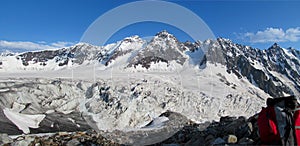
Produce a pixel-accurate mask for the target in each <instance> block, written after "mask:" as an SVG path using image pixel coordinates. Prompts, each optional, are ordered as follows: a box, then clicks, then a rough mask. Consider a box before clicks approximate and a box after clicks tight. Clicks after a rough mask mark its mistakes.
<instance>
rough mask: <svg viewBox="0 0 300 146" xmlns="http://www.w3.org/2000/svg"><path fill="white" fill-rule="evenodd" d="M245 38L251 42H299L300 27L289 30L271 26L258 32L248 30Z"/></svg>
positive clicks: (244, 35)
mask: <svg viewBox="0 0 300 146" xmlns="http://www.w3.org/2000/svg"><path fill="white" fill-rule="evenodd" d="M243 38H244V39H245V40H247V41H249V42H251V43H267V42H272V43H274V42H297V41H299V40H300V27H296V28H289V29H287V30H283V29H282V28H272V27H271V28H267V29H265V30H263V31H257V32H256V33H253V32H247V33H245V34H243Z"/></svg>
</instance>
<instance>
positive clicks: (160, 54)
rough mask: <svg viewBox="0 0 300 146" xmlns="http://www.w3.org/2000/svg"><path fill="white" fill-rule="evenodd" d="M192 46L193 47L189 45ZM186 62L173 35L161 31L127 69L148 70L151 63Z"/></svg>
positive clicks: (185, 57) (181, 48) (181, 47)
mask: <svg viewBox="0 0 300 146" xmlns="http://www.w3.org/2000/svg"><path fill="white" fill-rule="evenodd" d="M190 46H193V45H190ZM186 60H187V56H186V55H185V54H184V47H183V46H182V43H180V42H179V41H178V40H177V39H176V38H175V37H174V36H173V35H171V34H169V33H168V32H166V31H162V32H160V33H158V34H156V36H155V37H154V38H153V39H152V40H151V41H150V43H149V44H148V45H147V46H146V47H145V48H144V49H142V50H141V51H139V52H138V54H137V55H136V56H135V57H134V58H133V59H132V60H131V61H130V62H129V64H128V67H132V66H133V67H136V66H138V65H141V66H142V67H145V68H147V69H148V68H149V67H150V65H151V63H158V62H165V63H170V62H171V61H175V62H176V63H178V64H181V65H183V64H184V62H185V61H186Z"/></svg>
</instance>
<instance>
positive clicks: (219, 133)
mask: <svg viewBox="0 0 300 146" xmlns="http://www.w3.org/2000/svg"><path fill="white" fill-rule="evenodd" d="M256 121H257V115H255V116H252V117H250V118H249V119H246V118H245V117H238V118H236V117H221V118H220V121H219V122H212V123H208V122H207V123H203V124H195V123H193V122H187V123H186V124H185V126H184V127H183V128H182V129H181V130H180V131H179V132H177V133H176V134H175V135H173V136H172V137H170V138H169V139H166V140H164V141H162V142H160V143H156V144H154V146H159V145H172V146H177V145H178V146H179V145H188V146H190V145H195V146H199V145H237V144H238V145H258V144H259V136H258V128H257V124H256ZM0 145H5V146H6V145H13V146H17V145H30V146H40V145H41V146H43V145H53V146H56V145H67V146H74V145H96V146H97V145H107V146H114V145H124V144H118V143H116V142H114V141H112V140H109V139H107V138H105V137H103V136H102V135H101V134H99V133H97V132H95V131H93V130H87V131H82V132H81V131H80V132H58V133H52V134H35V135H21V136H14V137H12V136H8V135H7V134H0Z"/></svg>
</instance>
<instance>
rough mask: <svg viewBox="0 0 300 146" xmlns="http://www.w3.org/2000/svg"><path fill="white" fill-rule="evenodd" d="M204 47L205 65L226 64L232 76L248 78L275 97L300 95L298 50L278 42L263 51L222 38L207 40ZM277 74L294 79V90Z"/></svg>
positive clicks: (203, 44)
mask: <svg viewBox="0 0 300 146" xmlns="http://www.w3.org/2000/svg"><path fill="white" fill-rule="evenodd" d="M200 48H204V49H205V48H207V53H206V54H205V60H204V61H203V62H204V63H206V62H210V63H214V64H216V63H219V64H222V65H225V66H226V67H227V72H228V73H234V74H235V75H236V76H238V77H239V78H242V77H246V78H247V79H248V80H249V81H250V82H251V83H252V84H254V85H255V86H257V87H258V88H260V89H262V90H263V91H265V92H266V93H268V94H270V95H271V96H273V97H280V96H283V95H285V94H296V95H298V94H299V91H300V90H299V89H300V88H299V84H300V82H299V71H300V70H299V59H300V58H299V51H298V50H295V49H291V48H289V49H283V48H281V47H279V46H278V45H277V44H276V43H275V44H274V45H273V46H271V47H270V48H269V49H267V50H260V49H254V48H251V47H248V46H243V45H240V44H234V43H233V42H231V41H230V40H227V39H222V38H219V39H217V41H206V42H204V43H202V45H200ZM202 64H203V63H202ZM277 74H281V76H284V77H286V78H287V79H288V80H291V81H292V83H293V85H292V87H289V86H288V85H287V84H286V82H285V81H284V80H282V79H280V77H279V76H278V75H277Z"/></svg>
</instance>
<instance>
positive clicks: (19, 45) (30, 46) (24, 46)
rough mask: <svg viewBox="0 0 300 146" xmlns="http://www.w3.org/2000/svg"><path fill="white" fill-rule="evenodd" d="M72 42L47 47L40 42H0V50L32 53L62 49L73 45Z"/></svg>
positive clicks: (57, 43)
mask: <svg viewBox="0 0 300 146" xmlns="http://www.w3.org/2000/svg"><path fill="white" fill-rule="evenodd" d="M73 44H74V43H72V42H55V43H51V44H49V45H47V43H46V42H44V41H41V42H38V43H35V42H29V41H5V40H0V48H2V49H7V50H13V49H21V50H27V51H34V50H52V49H58V48H63V47H68V46H71V45H73Z"/></svg>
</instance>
